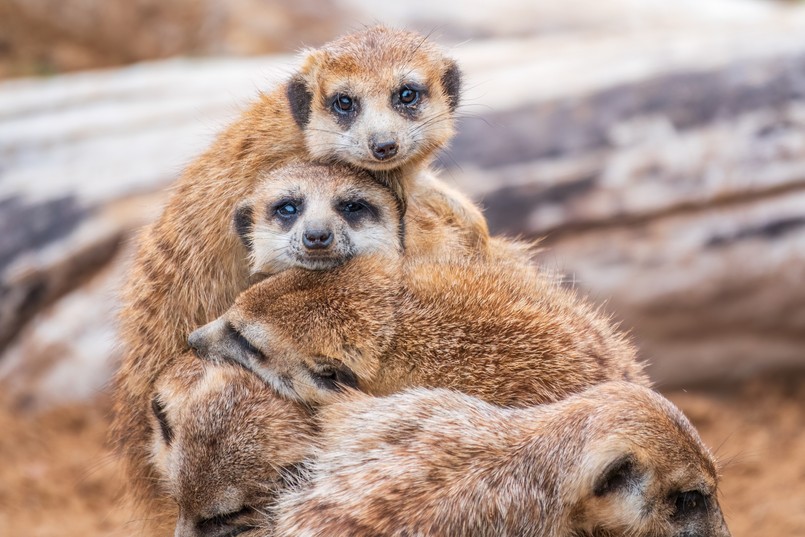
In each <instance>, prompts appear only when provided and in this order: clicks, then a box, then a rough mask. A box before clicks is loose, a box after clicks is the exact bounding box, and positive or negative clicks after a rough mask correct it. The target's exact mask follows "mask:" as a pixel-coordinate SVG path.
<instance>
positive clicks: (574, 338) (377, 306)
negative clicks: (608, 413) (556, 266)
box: [190, 256, 647, 406]
mask: <svg viewBox="0 0 805 537" xmlns="http://www.w3.org/2000/svg"><path fill="white" fill-rule="evenodd" d="M190 340H191V345H192V346H193V347H194V348H196V349H197V351H198V352H199V354H200V355H201V356H204V357H206V358H210V359H216V360H220V359H223V360H233V361H236V362H238V363H240V364H242V365H244V366H245V367H247V368H249V369H251V370H253V371H255V372H256V373H257V374H258V375H260V376H261V377H262V378H263V379H264V380H265V381H266V382H268V383H269V384H270V385H271V386H273V387H274V388H275V389H276V390H277V391H278V392H279V393H281V394H283V395H285V396H287V397H290V398H293V399H296V400H300V401H305V402H307V403H327V402H328V401H330V400H332V399H333V398H334V397H335V398H337V396H338V391H339V389H338V386H339V385H346V386H351V387H357V388H359V389H361V390H363V391H366V392H368V393H371V394H375V395H384V394H389V393H392V392H395V391H398V390H401V389H403V388H406V387H411V386H423V387H444V388H452V389H456V390H460V391H463V392H465V393H468V394H471V395H475V396H478V397H480V398H482V399H485V400H487V401H489V402H493V403H497V404H502V405H520V406H522V405H531V404H536V403H545V402H549V401H555V400H558V399H561V398H563V397H566V396H568V395H569V394H572V393H575V392H578V391H581V390H583V389H585V388H587V387H589V386H591V385H594V384H598V383H601V382H605V381H608V380H618V379H624V380H630V381H635V382H640V383H644V384H645V383H647V378H646V376H645V374H644V373H643V371H642V366H641V365H640V364H639V363H638V362H637V360H636V357H635V350H634V348H633V347H632V345H631V344H630V343H629V342H628V341H627V339H626V338H625V337H624V336H623V335H622V334H621V333H619V332H618V331H617V330H616V329H615V328H613V327H612V325H611V323H610V321H609V319H608V318H607V317H606V316H605V315H603V314H601V313H600V312H598V311H596V310H594V309H593V308H592V307H590V306H589V305H588V304H587V303H586V302H585V301H584V300H582V299H581V298H580V297H578V296H577V295H576V294H575V293H574V292H573V291H570V290H567V289H565V288H562V287H561V286H559V285H558V284H556V283H555V282H553V281H551V280H549V279H548V278H545V277H544V276H543V275H541V274H540V273H539V272H538V271H537V270H536V269H534V268H533V267H529V266H525V265H517V264H500V263H485V262H482V261H479V260H475V261H467V260H464V259H456V260H441V261H438V260H428V261H422V260H407V261H406V262H404V263H401V264H397V265H394V264H392V263H390V262H389V260H388V259H387V258H375V257H371V256H369V257H364V258H357V259H354V260H352V261H351V262H349V263H347V264H345V265H342V266H341V267H339V268H336V269H334V270H331V271H328V272H325V273H320V274H319V273H311V272H310V271H303V270H298V269H293V270H290V271H286V272H283V273H281V274H278V275H277V276H274V277H272V278H268V279H266V280H264V281H262V282H260V283H258V284H256V285H254V286H253V287H251V288H249V289H248V290H246V291H245V292H243V293H242V294H241V295H240V296H239V297H238V299H237V301H236V302H235V305H234V306H233V307H232V308H230V310H229V311H228V312H227V313H225V314H224V315H222V316H221V317H220V318H219V319H217V320H216V321H213V322H211V323H209V324H208V325H206V326H204V327H202V328H199V329H198V330H196V331H195V332H194V333H193V334H192V335H191V338H190Z"/></svg>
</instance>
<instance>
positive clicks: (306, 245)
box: [234, 162, 402, 274]
mask: <svg viewBox="0 0 805 537" xmlns="http://www.w3.org/2000/svg"><path fill="white" fill-rule="evenodd" d="M400 218H401V203H400V201H399V200H398V199H397V198H396V197H395V196H394V194H392V192H391V190H389V189H388V188H387V187H385V186H383V185H381V184H380V183H378V182H377V181H376V180H375V179H373V178H372V177H371V176H370V175H369V174H368V173H367V172H366V171H364V170H358V169H355V168H351V167H348V166H345V165H330V166H328V165H322V164H311V163H301V162H298V163H293V164H290V165H288V166H284V167H282V168H279V169H276V170H273V171H271V172H269V173H268V174H267V176H266V177H265V178H263V180H262V181H261V182H260V183H259V184H258V186H257V189H256V190H255V192H254V194H253V195H252V196H251V198H250V199H248V200H246V201H244V202H242V203H241V204H240V205H239V206H238V207H237V209H236V210H235V215H234V227H235V230H236V232H237V233H238V235H239V237H240V238H241V241H242V242H243V244H244V245H245V246H246V247H247V248H248V249H249V251H250V253H251V259H252V273H253V274H257V273H262V274H274V273H277V272H281V271H283V270H286V269H289V268H291V267H302V268H305V269H310V270H326V269H331V268H333V267H336V266H338V265H341V264H343V263H345V262H346V261H347V260H349V259H351V258H353V257H356V256H362V255H368V254H382V255H385V256H388V257H399V256H400V255H401V253H402V252H401V250H402V237H401V222H400Z"/></svg>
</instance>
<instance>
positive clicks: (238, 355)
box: [188, 256, 399, 404]
mask: <svg viewBox="0 0 805 537" xmlns="http://www.w3.org/2000/svg"><path fill="white" fill-rule="evenodd" d="M398 285H399V281H398V276H397V271H396V268H395V266H394V265H393V264H390V263H389V261H388V260H387V259H385V258H382V257H377V256H369V257H361V258H356V259H353V260H352V261H350V262H348V263H346V264H344V265H342V266H340V267H337V268H335V269H333V270H331V271H325V272H312V271H309V270H300V269H291V270H288V271H285V272H282V273H280V274H277V275H275V276H271V277H269V278H266V279H263V280H261V281H260V282H258V283H255V284H254V285H252V286H251V287H249V288H248V289H246V290H245V291H244V292H242V293H241V294H240V295H239V296H238V298H237V300H236V301H235V304H234V305H233V306H232V307H231V308H230V309H229V310H228V311H227V312H225V313H224V314H223V315H222V316H220V317H219V318H218V319H216V320H214V321H212V322H210V323H208V324H206V325H204V326H202V327H201V328H199V329H197V330H195V331H194V332H193V333H192V334H190V337H189V338H188V344H189V345H190V347H191V348H193V349H194V350H195V352H196V353H197V354H198V355H199V356H200V357H201V358H204V359H208V360H213V361H229V362H235V363H238V364H240V365H242V366H244V367H246V368H247V369H249V370H251V371H253V372H254V373H256V374H257V375H258V376H259V377H260V378H262V379H263V381H265V382H266V383H268V384H269V385H270V386H271V387H272V388H274V389H275V390H276V391H277V392H278V393H280V394H281V395H283V396H285V397H288V398H290V399H293V400H296V401H301V402H305V403H307V404H321V403H326V402H329V401H330V399H332V398H333V397H334V396H336V395H337V394H338V393H339V392H340V391H342V390H343V389H344V388H357V389H361V388H362V385H363V382H364V381H366V380H367V379H372V378H374V377H375V375H376V374H377V372H378V371H379V369H380V359H381V356H382V355H383V354H384V352H385V351H386V349H387V348H388V346H389V345H390V344H391V340H392V336H393V333H394V330H395V304H394V302H395V300H396V290H397V286H398Z"/></svg>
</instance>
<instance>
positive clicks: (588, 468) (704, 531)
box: [574, 383, 730, 537]
mask: <svg viewBox="0 0 805 537" xmlns="http://www.w3.org/2000/svg"><path fill="white" fill-rule="evenodd" d="M613 386H615V387H616V390H614V391H613V392H612V393H611V394H609V395H608V396H607V397H606V402H605V401H603V400H602V401H601V403H602V404H604V405H609V406H610V409H609V411H608V413H609V415H610V418H609V419H606V420H601V423H599V424H598V426H602V427H608V431H609V433H608V434H607V435H606V437H605V438H604V439H602V440H596V441H595V442H594V446H592V449H591V450H590V451H589V453H587V454H586V457H585V459H584V461H583V462H582V464H581V468H582V469H583V470H582V471H583V472H585V476H586V477H585V478H584V479H583V481H584V482H585V485H584V487H583V488H584V489H585V490H583V491H581V496H582V498H583V500H582V501H581V502H579V504H578V506H577V507H576V512H575V515H576V516H575V517H574V518H575V519H576V520H577V521H578V522H579V527H578V528H577V533H578V534H579V535H582V536H590V537H598V536H602V537H608V536H611V535H635V536H641V537H642V536H645V537H660V536H662V537H696V536H702V537H704V536H708V537H729V535H730V532H729V530H728V529H727V526H726V523H725V522H724V517H723V515H722V512H721V508H720V506H719V503H718V499H717V486H718V476H717V472H716V466H715V462H714V460H713V458H712V455H711V454H710V452H709V450H708V449H707V448H706V447H705V446H704V444H703V443H702V442H701V440H700V438H699V436H698V434H697V433H696V431H695V429H694V428H693V426H692V425H691V424H690V422H689V421H688V420H687V418H685V416H684V415H683V414H682V413H681V412H680V411H679V410H678V409H677V408H676V407H674V406H673V404H671V403H670V402H669V401H668V400H666V399H665V398H664V397H662V396H661V395H659V394H657V393H654V392H652V391H651V390H649V389H647V388H642V387H634V386H627V387H626V388H624V386H626V385H625V384H624V383H613ZM618 386H620V387H618ZM594 389H595V388H594ZM607 389H609V387H608V386H605V387H604V388H603V391H606V390H607ZM618 400H619V401H621V402H618ZM613 402H614V403H613ZM618 405H621V406H623V409H622V410H620V411H619V410H617V409H616V408H615V407H617V406H618ZM618 414H620V416H617V415H618ZM612 416H616V417H614V418H612ZM593 419H600V417H599V415H598V414H593Z"/></svg>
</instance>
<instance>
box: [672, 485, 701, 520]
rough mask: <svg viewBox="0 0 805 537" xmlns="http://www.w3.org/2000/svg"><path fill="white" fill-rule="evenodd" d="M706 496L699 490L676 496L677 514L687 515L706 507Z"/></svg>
mask: <svg viewBox="0 0 805 537" xmlns="http://www.w3.org/2000/svg"><path fill="white" fill-rule="evenodd" d="M706 501H707V500H706V498H705V497H704V494H702V493H701V492H699V491H698V490H691V491H688V492H682V493H680V494H678V495H677V496H676V499H675V500H674V506H675V508H676V513H675V514H676V515H681V516H687V515H690V514H692V513H695V512H696V511H700V510H702V509H704V507H705V502H706Z"/></svg>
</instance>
